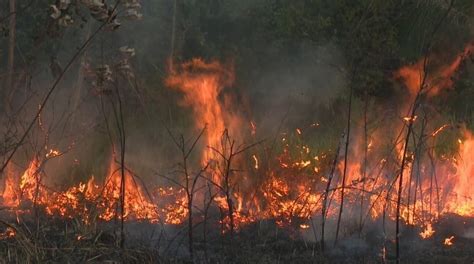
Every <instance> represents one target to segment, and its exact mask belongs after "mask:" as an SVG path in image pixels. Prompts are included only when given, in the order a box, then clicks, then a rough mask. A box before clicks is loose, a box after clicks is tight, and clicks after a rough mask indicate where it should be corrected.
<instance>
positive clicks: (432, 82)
mask: <svg viewBox="0 0 474 264" xmlns="http://www.w3.org/2000/svg"><path fill="white" fill-rule="evenodd" d="M472 51H474V44H473V43H470V44H468V45H467V46H466V47H465V49H464V50H463V51H462V52H461V53H460V54H459V55H458V56H456V58H455V59H454V60H453V61H452V62H451V63H450V64H449V65H444V66H442V67H440V68H439V69H438V70H437V71H436V72H434V73H430V74H429V75H428V78H427V80H425V84H426V85H427V87H428V90H427V93H428V95H429V96H435V95H437V94H439V93H440V92H441V91H442V90H444V89H447V88H450V87H452V85H453V79H452V77H453V76H454V74H455V73H456V72H457V70H458V69H459V67H460V66H461V63H462V62H463V61H464V60H465V59H466V58H467V57H468V56H469V54H471V52H472ZM424 67H425V59H421V60H420V61H418V62H417V63H416V64H414V65H410V66H405V67H402V68H401V69H400V70H398V71H397V72H396V73H395V78H401V79H403V80H404V82H405V85H406V86H407V88H408V89H409V91H410V94H411V95H416V94H417V93H418V90H420V86H421V84H422V83H423V79H424V78H425V73H424Z"/></svg>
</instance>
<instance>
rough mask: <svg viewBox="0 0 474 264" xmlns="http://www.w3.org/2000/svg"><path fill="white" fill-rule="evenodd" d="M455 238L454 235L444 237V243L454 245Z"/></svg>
mask: <svg viewBox="0 0 474 264" xmlns="http://www.w3.org/2000/svg"><path fill="white" fill-rule="evenodd" d="M453 239H454V236H450V237H447V238H445V239H444V242H443V244H444V245H445V246H452V245H453Z"/></svg>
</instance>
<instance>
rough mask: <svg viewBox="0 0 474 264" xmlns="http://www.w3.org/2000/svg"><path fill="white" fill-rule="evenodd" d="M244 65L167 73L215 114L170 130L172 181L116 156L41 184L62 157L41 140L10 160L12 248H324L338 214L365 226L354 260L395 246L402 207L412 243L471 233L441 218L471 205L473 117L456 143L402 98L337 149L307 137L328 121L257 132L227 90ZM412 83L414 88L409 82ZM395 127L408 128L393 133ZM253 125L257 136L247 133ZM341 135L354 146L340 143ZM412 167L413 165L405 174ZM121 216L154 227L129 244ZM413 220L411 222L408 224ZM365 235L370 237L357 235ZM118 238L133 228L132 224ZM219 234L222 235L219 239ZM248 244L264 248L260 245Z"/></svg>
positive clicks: (196, 251)
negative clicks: (395, 113)
mask: <svg viewBox="0 0 474 264" xmlns="http://www.w3.org/2000/svg"><path fill="white" fill-rule="evenodd" d="M470 49H472V47H471V46H469V47H468V48H467V49H466V51H464V52H463V53H462V55H461V56H460V57H459V58H456V59H455V61H454V62H453V63H452V64H450V65H448V66H447V68H446V69H445V67H441V68H440V77H439V78H438V79H430V83H432V84H430V83H429V84H428V85H431V86H433V90H431V91H434V92H428V95H429V97H431V96H435V95H436V94H437V93H438V92H439V91H440V90H441V89H445V88H447V87H449V86H450V85H451V84H452V82H451V81H449V80H451V77H452V75H453V74H454V73H455V71H456V69H457V68H458V67H460V64H461V61H462V60H463V59H464V57H465V56H467V54H468V52H469V51H470ZM419 72H420V69H419V65H418V64H416V65H414V66H413V67H404V68H403V69H401V70H400V71H398V73H397V74H398V77H399V78H402V79H404V81H405V85H406V86H407V87H408V88H409V89H410V91H411V90H413V89H415V88H414V87H412V86H414V85H420V86H421V84H420V83H419V82H418V81H417V80H418V79H416V76H415V74H419ZM234 78H235V77H234V74H233V70H232V69H231V68H227V67H224V66H223V65H221V64H220V63H218V62H211V63H206V62H204V61H202V60H193V61H191V62H189V63H186V64H184V65H182V66H181V67H180V68H179V69H178V70H176V71H175V72H172V74H171V76H170V77H169V79H167V81H166V83H167V85H169V86H170V87H172V88H175V89H177V90H178V91H180V92H182V93H183V96H184V98H183V100H182V104H183V106H186V107H190V108H191V109H192V111H193V115H194V116H195V120H196V128H197V129H200V127H199V126H201V125H203V124H205V128H204V129H203V130H202V132H201V133H200V134H199V136H198V137H197V138H195V139H194V140H185V139H184V137H183V136H181V137H175V136H174V135H173V134H172V133H171V131H168V132H170V133H169V134H170V136H171V138H172V139H173V141H174V143H175V145H176V146H177V147H178V148H179V150H180V152H181V154H182V161H180V162H179V164H178V168H179V169H178V172H177V173H175V174H173V173H170V175H164V176H163V175H162V177H161V178H162V179H164V180H165V181H166V184H164V185H163V184H161V185H160V184H157V185H155V186H152V185H151V184H150V183H144V182H143V181H141V179H140V178H139V177H137V175H135V174H134V173H133V172H132V171H131V170H130V169H129V168H126V167H125V166H124V164H123V162H116V159H115V158H116V157H114V156H113V157H112V158H111V159H110V164H109V166H108V172H107V174H106V175H105V176H104V177H100V178H102V179H103V180H96V178H95V177H94V176H91V177H90V178H89V180H88V181H87V182H84V183H79V184H77V185H75V186H72V187H69V188H66V189H65V190H53V189H52V188H50V187H48V186H47V185H46V184H45V182H46V181H45V178H46V175H47V174H46V173H45V169H44V164H45V163H46V162H47V160H48V159H50V158H61V157H60V155H59V153H60V152H59V151H54V150H50V151H47V152H45V153H42V152H40V153H37V154H36V155H35V156H34V157H33V158H32V160H31V162H30V163H29V165H28V166H27V168H26V169H25V170H24V171H9V172H8V173H7V176H6V177H5V182H4V184H3V193H2V199H3V200H2V205H3V206H4V207H5V208H4V210H3V212H2V213H3V215H4V216H5V217H8V218H9V220H10V221H9V222H15V223H16V224H15V225H13V224H8V223H7V222H3V225H4V226H5V230H4V232H3V234H2V235H1V237H0V238H1V239H2V240H1V242H2V243H1V247H2V250H3V251H4V253H5V256H8V259H9V261H10V259H11V260H25V261H26V262H40V261H45V260H48V261H53V260H54V261H61V262H69V261H72V259H75V260H80V261H86V262H87V261H96V262H99V261H106V260H117V259H120V260H121V261H122V262H136V263H138V262H157V261H159V260H161V259H160V258H161V257H166V258H167V259H174V258H170V256H171V255H173V254H175V255H176V256H178V258H177V259H184V258H183V257H182V256H186V254H187V253H185V252H184V251H185V250H183V246H182V244H183V241H184V240H188V248H187V250H188V251H189V255H190V257H191V258H192V259H200V260H206V261H208V260H212V259H214V258H215V259H216V261H220V262H221V261H223V262H233V261H235V262H268V263H274V262H275V261H283V262H285V261H290V259H291V261H297V262H303V259H305V258H308V259H309V260H311V261H315V260H318V261H328V260H327V259H325V256H323V255H322V253H321V252H322V250H321V249H322V244H321V243H322V242H324V240H328V237H330V239H332V237H331V236H326V237H325V236H324V230H325V228H327V229H329V228H332V226H331V225H333V224H334V222H336V221H337V222H338V223H339V221H340V220H341V219H342V221H343V222H347V223H345V224H344V225H343V227H344V230H343V231H342V232H343V234H344V236H345V237H347V238H349V239H348V241H352V240H354V239H356V236H357V239H359V240H357V239H356V240H357V241H356V242H354V243H355V244H359V243H360V244H361V245H362V246H361V248H359V249H360V250H362V251H363V252H365V253H366V254H362V255H360V256H359V257H360V259H358V260H359V261H364V262H377V261H379V260H384V261H385V260H387V259H390V258H391V257H392V255H393V252H391V250H390V247H392V244H393V243H392V242H391V240H390V239H388V238H387V237H385V236H387V233H388V232H391V230H389V229H387V228H386V226H387V223H392V222H393V221H398V220H399V219H398V216H400V217H399V218H400V220H401V221H402V225H403V226H404V228H405V229H406V230H408V231H406V234H404V235H403V236H404V237H405V238H407V240H408V241H409V243H411V241H423V240H426V241H431V242H436V243H438V242H439V243H438V244H439V246H440V247H441V248H442V251H441V253H440V254H441V255H444V253H449V252H451V251H449V250H450V249H447V247H448V248H453V250H457V249H456V248H458V247H457V244H458V243H460V244H461V245H464V244H463V243H465V244H468V242H467V241H470V240H472V237H466V238H462V239H460V238H459V237H460V234H459V233H460V232H459V233H457V234H446V232H443V231H442V226H441V224H439V223H441V222H442V220H443V219H445V218H448V219H449V218H450V217H449V216H451V215H456V217H457V218H456V219H466V221H471V218H472V217H474V203H473V200H472V199H473V197H472V192H471V191H470V186H471V185H472V184H474V181H473V177H472V175H473V174H474V161H473V159H472V158H471V157H472V155H474V137H473V136H472V134H471V133H470V132H469V131H468V130H467V129H464V130H462V131H461V133H462V135H461V136H462V137H460V138H459V140H458V143H456V144H458V146H457V148H458V150H459V151H458V153H457V155H453V156H443V155H438V153H436V151H435V150H436V144H437V142H436V140H437V137H438V136H439V135H442V134H443V132H444V131H445V130H446V129H447V128H448V127H451V125H449V124H444V125H442V126H440V127H434V126H432V125H431V124H427V120H426V117H417V116H414V115H411V116H409V117H406V116H405V115H404V114H403V113H404V112H405V110H406V109H408V108H409V107H410V106H408V105H404V106H403V107H402V108H403V109H402V110H401V112H400V113H402V114H400V115H399V119H400V120H399V122H392V121H390V120H380V121H379V122H380V123H381V124H382V128H381V129H374V131H372V133H370V135H369V133H368V131H367V127H366V126H367V120H366V119H365V123H364V126H365V129H364V130H362V129H361V128H360V126H358V127H356V128H355V130H356V132H354V133H353V134H352V135H351V137H350V138H349V139H348V138H347V137H346V136H344V137H343V138H342V139H341V142H340V143H339V147H338V148H337V150H336V151H334V150H331V149H322V148H318V147H314V146H311V145H310V144H306V143H305V139H306V138H308V137H311V135H312V133H313V132H312V131H313V130H317V129H319V128H320V127H321V126H324V124H320V123H318V122H314V123H312V124H311V125H309V126H306V127H305V128H295V129H294V131H293V132H286V133H282V132H279V133H277V134H276V136H275V138H273V140H272V141H271V142H270V143H269V141H259V140H257V138H258V137H259V131H258V127H257V125H258V124H256V123H255V122H253V121H250V122H247V121H246V120H245V119H244V118H243V117H242V116H241V115H240V113H239V112H237V111H234V110H235V109H236V107H234V106H233V101H232V96H230V95H228V94H226V93H224V88H225V87H227V86H231V85H232V83H233V81H234ZM448 79H449V80H448ZM435 80H436V81H435ZM408 97H409V99H413V93H412V92H410V93H409V94H408ZM366 111H367V109H366ZM246 124H247V125H246ZM413 124H416V125H418V124H420V128H418V127H415V132H416V133H414V134H415V135H418V136H417V137H414V139H413V141H414V143H413V144H412V143H410V142H411V141H408V140H407V143H409V144H410V145H406V144H405V145H404V144H403V140H401V138H403V137H402V135H404V133H403V131H404V128H405V127H407V126H408V127H411V126H412V125H413ZM394 130H401V131H402V133H401V134H399V135H397V134H396V133H395V134H394V133H393V131H394ZM431 131H432V132H431ZM315 135H317V133H315ZM409 136H410V135H409V134H408V136H407V137H408V138H409ZM249 139H250V140H251V142H256V143H248V144H245V143H239V142H246V141H248V140H249ZM349 140H350V142H351V144H350V145H349V144H348V143H349ZM344 142H345V143H346V144H344ZM344 145H347V146H349V147H348V148H347V149H344ZM195 152H200V153H198V155H197V156H198V160H199V162H198V164H191V163H192V159H190V156H191V155H195ZM343 153H344V154H343ZM401 160H403V161H404V162H402V164H404V166H403V165H402V166H401V165H400V161H401ZM346 174H347V177H345V183H344V185H343V183H342V182H343V180H342V178H343V177H344V176H345V175H346ZM402 174H403V175H405V178H403V180H400V181H399V182H400V184H399V185H398V184H395V183H396V181H397V180H398V179H401V178H400V175H402ZM400 188H401V189H400ZM343 197H344V198H343ZM342 199H344V201H345V203H344V204H345V206H344V209H345V211H344V212H345V213H344V215H342V214H341V213H342V208H343V207H342V205H341V204H342V203H341V202H342V201H341V200H342ZM397 200H398V202H397ZM338 212H340V213H339V215H338ZM120 221H125V222H126V223H127V226H135V225H143V227H144V229H143V230H145V231H146V232H145V233H150V232H149V231H150V230H152V231H153V232H152V234H151V235H149V236H145V237H146V238H147V242H145V243H144V247H143V248H140V247H138V246H137V245H139V244H140V243H138V242H137V241H141V238H143V236H138V238H137V237H135V238H133V237H134V236H133V235H131V233H133V232H135V231H134V230H133V229H130V228H127V230H126V232H127V234H128V235H127V237H128V238H127V240H126V241H125V243H127V246H126V247H125V248H126V249H124V247H123V244H122V245H121V247H120V248H119V244H120V243H117V240H118V234H117V233H118V231H117V228H116V226H117V223H118V222H120ZM326 224H327V225H326ZM262 226H263V227H262ZM380 226H382V227H380ZM375 227H377V228H375ZM468 227H469V228H471V227H472V225H471V224H469V225H468ZM462 228H464V226H463V227H462ZM170 230H171V231H170ZM177 230H179V231H177ZM337 230H339V224H338V228H337ZM373 230H375V231H376V232H375V231H374V233H370V232H371V231H373ZM410 230H416V232H410ZM121 232H124V230H122V231H121ZM155 232H156V233H155ZM168 233H170V234H168ZM261 233H262V234H261ZM278 233H281V234H283V238H282V236H280V235H278ZM411 233H413V234H415V235H414V236H413V237H411V238H410V237H409V235H410V234H411ZM381 234H384V237H381ZM121 235H123V233H122V234H121ZM364 236H365V237H366V239H367V240H370V241H365V240H361V238H362V237H364ZM461 237H462V236H461ZM120 239H121V240H122V242H123V239H124V236H122V237H121V238H120ZM463 239H465V241H466V242H462V241H463ZM216 241H220V242H221V244H223V245H224V246H223V247H222V248H219V247H217V246H216V243H218V242H216ZM249 241H250V242H249ZM354 241H355V240H354ZM361 241H364V242H361ZM246 243H249V244H246ZM341 243H342V244H340V245H335V246H334V249H333V250H334V252H333V254H335V257H334V259H335V260H336V262H337V261H339V260H345V259H347V258H350V257H351V256H354V254H352V255H350V256H349V255H346V254H345V253H340V252H339V253H338V250H339V251H343V252H346V253H347V252H351V251H352V250H354V249H353V248H352V249H351V248H350V243H351V242H347V243H345V242H341ZM409 243H407V244H409ZM443 246H444V247H443ZM236 247H237V248H239V247H241V248H242V250H243V252H244V253H248V254H241V253H239V252H238V251H237V250H236ZM285 250H290V251H291V252H290V251H285ZM443 250H444V251H443ZM171 252H174V253H171ZM404 252H406V253H404V258H408V257H410V256H412V253H410V252H412V251H410V250H408V249H404ZM471 252H472V251H471V250H470V249H468V250H467V251H466V256H472V253H471ZM249 254H256V256H255V257H256V259H253V257H254V256H252V257H250V256H249ZM413 254H415V253H413ZM436 254H437V253H436ZM355 255H357V254H355ZM303 256H304V257H303ZM259 258H261V259H259ZM302 258H303V259H302ZM80 261H79V262H80ZM331 261H334V260H333V259H331ZM20 262H21V261H20ZM73 262H74V261H73Z"/></svg>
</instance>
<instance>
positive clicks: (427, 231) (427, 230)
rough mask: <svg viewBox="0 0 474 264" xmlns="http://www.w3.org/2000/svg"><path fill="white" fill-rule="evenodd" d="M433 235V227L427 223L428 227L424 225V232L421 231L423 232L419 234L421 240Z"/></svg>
mask: <svg viewBox="0 0 474 264" xmlns="http://www.w3.org/2000/svg"><path fill="white" fill-rule="evenodd" d="M434 233H435V230H434V229H433V226H432V225H431V223H428V225H426V228H425V230H423V232H421V233H420V236H421V238H423V239H428V238H430V237H432V236H433V235H434Z"/></svg>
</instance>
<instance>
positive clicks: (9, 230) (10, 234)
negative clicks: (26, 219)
mask: <svg viewBox="0 0 474 264" xmlns="http://www.w3.org/2000/svg"><path fill="white" fill-rule="evenodd" d="M15 236H16V231H15V229H13V228H11V227H7V229H6V230H5V232H2V233H0V240H3V239H7V238H12V237H15Z"/></svg>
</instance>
